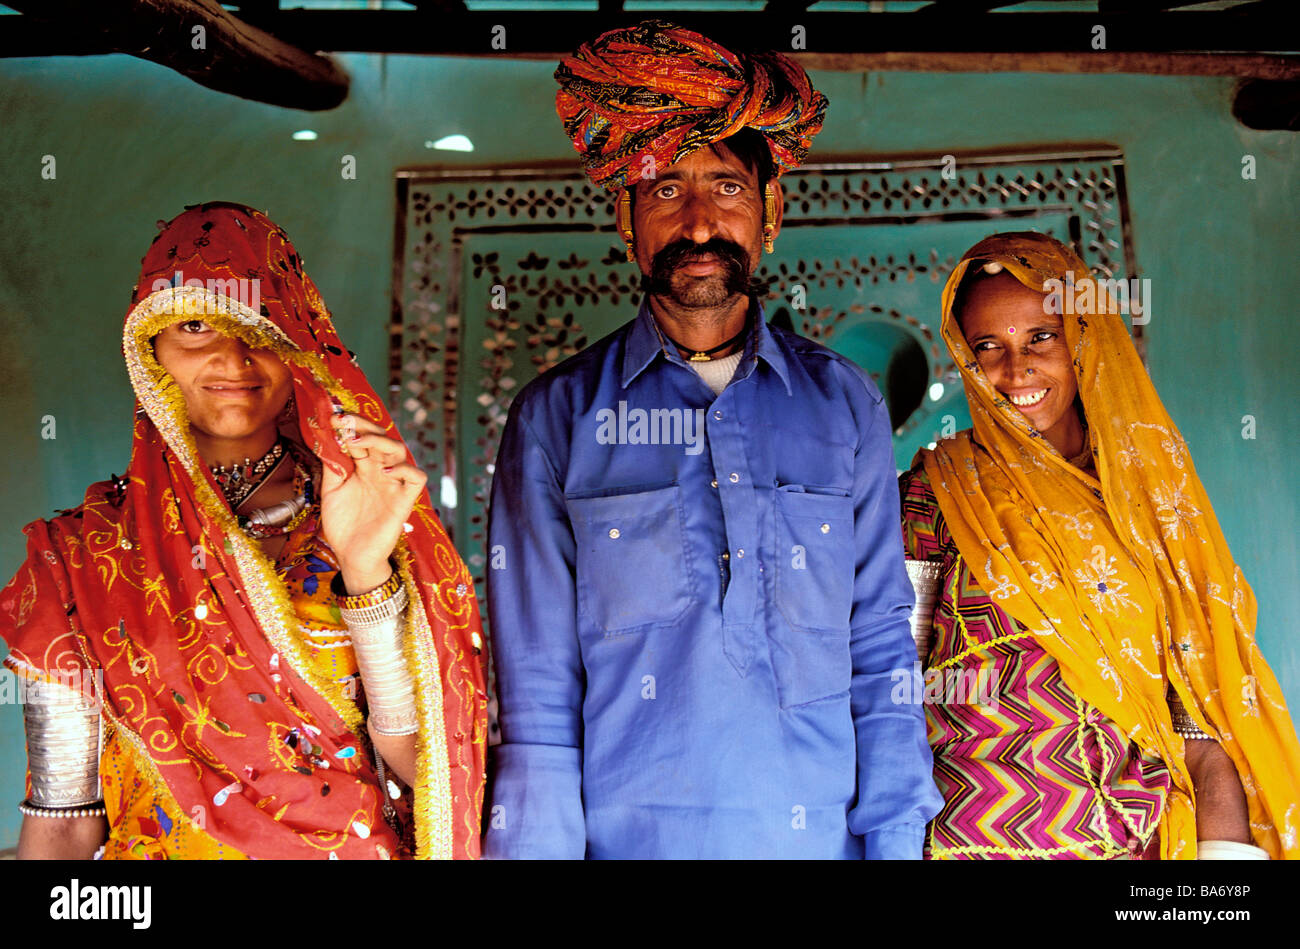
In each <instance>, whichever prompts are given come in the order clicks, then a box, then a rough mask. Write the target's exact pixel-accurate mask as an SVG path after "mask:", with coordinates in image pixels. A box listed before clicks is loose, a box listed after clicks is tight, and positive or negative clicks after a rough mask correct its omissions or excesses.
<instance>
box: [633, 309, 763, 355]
mask: <svg viewBox="0 0 1300 949" xmlns="http://www.w3.org/2000/svg"><path fill="white" fill-rule="evenodd" d="M655 326H656V327H657V328H658V330H659V334H660V335H661V336H663V338H664V339H666V340H668V342H670V343H672V344H673V345H674V346H676V347H677V349H678V351H679V352H684V353H690V354H691V355H690V356H688V357H687V360H688V361H689V362H713V354H714V353H718V352H721V351H722V350H724V349H730V348H731V347H732V346H734V345H736V343H738V342H739V341H740V339H741V338H742V337H743V336H744V335H745V334H746V333H747V332H749V319H748V318H746V319H745V325H744V326H742V327H741V328H740V332H739V333H737V334H736V335H735V336H733V337H731V339H729V340H727V341H726V342H725V343H719V344H718V345H717V346H714V347H713V348H712V349H701V350H695V349H692V348H691V347H689V346H683V345H682V344H681V343H679V342H677V340H675V339H673V338H672V337H671V336H669V335H668V334H667V333H665V332H664V330H663V327H661V326H659V324H658V321H656V323H655Z"/></svg>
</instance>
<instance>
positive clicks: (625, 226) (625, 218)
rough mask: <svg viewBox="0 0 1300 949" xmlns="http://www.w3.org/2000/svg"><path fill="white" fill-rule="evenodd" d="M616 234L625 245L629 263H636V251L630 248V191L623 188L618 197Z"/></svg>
mask: <svg viewBox="0 0 1300 949" xmlns="http://www.w3.org/2000/svg"><path fill="white" fill-rule="evenodd" d="M617 226H618V234H619V236H620V237H621V238H623V243H624V244H626V245H627V259H628V262H629V263H636V251H635V250H634V249H633V246H632V189H631V188H624V189H623V193H622V194H620V195H619V196H618V223H617Z"/></svg>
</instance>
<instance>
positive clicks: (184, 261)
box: [0, 203, 487, 859]
mask: <svg viewBox="0 0 1300 949" xmlns="http://www.w3.org/2000/svg"><path fill="white" fill-rule="evenodd" d="M239 281H244V283H243V284H242V285H241V284H240V283H239ZM254 281H256V282H255V283H254ZM253 288H256V290H255V291H254V290H253ZM250 291H252V292H256V294H257V297H256V299H253V300H250V299H249V293H250ZM190 319H201V320H202V321H203V322H204V323H206V324H208V325H209V326H211V327H213V328H215V329H217V330H219V331H221V332H223V333H226V334H227V335H231V336H236V337H238V338H240V339H242V340H243V341H244V342H245V343H247V344H248V345H249V346H252V347H258V348H266V349H270V350H271V351H273V352H274V353H275V354H276V355H277V356H279V357H280V359H281V360H282V361H283V362H284V363H285V364H286V366H287V367H288V368H289V370H290V373H291V375H292V379H293V391H294V395H293V404H294V407H295V410H296V412H295V415H294V417H293V419H292V421H291V422H288V423H286V425H285V426H283V427H282V433H283V434H285V435H286V436H287V437H289V438H290V439H292V440H293V441H295V442H297V443H298V444H299V445H301V446H302V448H303V449H304V450H305V451H306V452H309V453H310V454H312V455H315V456H316V457H317V458H319V459H320V461H321V463H322V464H324V465H327V466H330V467H331V468H333V469H334V470H335V471H337V472H339V473H340V474H343V475H347V474H350V473H351V470H352V462H351V459H350V458H348V456H347V455H346V454H344V453H343V452H342V451H341V450H340V449H339V447H338V445H337V443H336V442H335V439H334V437H333V433H332V429H331V426H330V423H329V418H330V415H331V412H332V408H333V405H334V403H335V402H337V403H338V404H340V405H342V407H343V408H344V409H346V410H347V411H350V412H356V413H358V414H360V415H362V416H364V417H365V418H368V419H370V420H372V421H374V422H375V423H376V424H378V425H379V426H380V427H381V428H383V429H385V431H386V432H387V434H388V435H389V436H390V437H394V438H398V437H400V436H399V435H398V434H397V432H396V429H395V428H394V426H393V423H392V420H391V419H390V418H389V415H388V413H387V411H386V410H385V408H384V405H383V403H382V402H381V401H380V399H379V398H378V397H377V396H376V394H375V392H374V390H373V389H372V388H371V387H370V385H369V383H368V382H367V381H366V380H365V377H364V376H363V374H362V373H361V371H360V369H359V368H358V367H357V366H356V365H355V363H354V362H353V360H352V358H351V354H350V353H348V352H347V350H346V349H345V348H344V347H343V344H342V342H341V341H340V340H339V337H338V335H337V333H336V332H335V329H334V325H333V322H332V320H331V318H330V315H329V312H328V311H327V309H326V308H325V304H324V301H323V300H322V299H321V297H320V294H319V292H318V291H317V289H316V286H315V284H314V283H313V282H312V281H311V278H310V277H308V276H307V275H306V273H305V272H304V271H303V266H302V261H301V259H300V258H299V257H298V254H297V252H296V251H295V249H294V247H293V245H292V244H291V243H290V242H289V240H288V237H287V236H286V235H285V233H284V231H283V230H281V229H280V228H279V227H277V226H276V225H275V224H274V223H272V222H271V221H270V220H268V219H267V218H266V216H265V215H263V214H261V213H260V212H258V211H254V210H252V209H249V208H246V207H243V206H241V205H233V204H221V203H217V204H205V205H199V206H196V207H192V208H189V209H187V210H186V211H185V212H184V213H183V214H181V215H179V216H178V217H177V218H175V219H174V220H172V221H171V222H170V223H168V224H166V225H165V226H164V227H163V229H162V231H161V233H159V234H158V236H157V237H156V238H155V239H154V243H153V246H152V247H151V248H150V249H149V251H148V253H147V254H146V255H145V258H144V261H143V269H142V273H141V277H140V281H139V283H138V284H137V286H136V289H135V293H134V295H133V297H132V306H131V308H130V310H129V312H128V314H127V319H126V326H125V329H124V334H123V348H124V353H125V356H126V361H127V369H128V372H129V374H130V376H131V381H132V385H133V386H134V388H135V393H136V398H137V400H138V407H137V412H136V419H135V425H134V431H133V441H132V450H131V460H130V464H129V466H128V469H127V472H126V474H125V475H124V476H123V478H122V479H118V480H115V481H112V482H101V483H98V484H94V485H91V487H90V488H89V489H88V490H87V492H86V497H85V501H84V502H83V504H82V505H81V506H79V507H78V508H76V509H74V510H72V511H68V512H64V513H63V514H62V515H60V516H58V517H55V518H53V519H51V520H48V521H36V522H34V523H33V524H30V525H28V527H27V528H26V529H25V531H26V533H27V535H28V559H27V562H26V563H25V564H24V565H23V566H22V568H20V569H19V571H18V573H17V575H16V576H15V577H14V578H13V580H12V581H10V583H9V584H8V585H7V586H6V587H5V588H4V590H3V591H0V636H3V638H4V639H5V640H6V641H7V642H8V643H9V646H10V648H11V653H10V655H9V657H8V658H7V659H6V664H7V665H9V666H10V667H11V668H13V669H14V670H15V671H17V672H19V673H20V674H23V675H27V676H54V675H58V674H60V673H64V674H67V673H73V674H76V673H79V672H80V671H81V670H83V669H88V670H92V671H94V672H102V676H103V700H104V701H103V711H104V714H105V718H106V719H107V721H108V722H109V723H110V725H111V727H112V728H113V729H114V733H115V735H116V739H117V740H118V741H119V742H120V743H122V746H123V747H124V748H127V749H129V754H130V757H131V762H132V764H133V766H134V768H135V769H136V770H138V771H139V772H141V773H142V774H144V775H146V776H147V777H148V779H149V780H150V782H152V783H153V784H155V785H157V786H159V787H161V786H163V785H165V786H166V789H167V791H168V793H169V794H170V796H171V798H172V799H173V800H174V803H175V806H176V808H177V810H178V813H179V814H180V815H181V816H182V818H183V819H189V817H190V816H192V815H195V814H198V813H202V814H204V815H205V817H204V823H205V828H206V832H207V833H208V834H210V835H211V836H212V837H213V838H214V839H215V840H216V841H219V842H220V843H221V844H222V845H223V846H227V847H230V848H233V849H234V850H235V851H238V852H241V853H244V854H247V855H248V856H251V857H257V858H311V857H315V858H324V857H327V856H331V855H332V856H337V857H339V858H344V859H346V858H366V859H371V858H375V857H382V856H384V854H385V852H386V853H387V854H390V855H391V854H394V853H396V852H397V849H398V844H399V842H398V840H397V839H396V835H395V833H394V832H393V831H392V830H391V829H390V828H389V827H388V825H387V823H386V822H385V820H384V818H383V817H382V815H381V803H382V792H381V790H380V787H379V782H378V779H377V776H376V775H375V773H374V770H373V765H372V764H371V763H370V761H369V755H368V754H367V753H366V743H365V741H364V739H363V738H362V737H361V736H363V735H364V733H365V731H364V728H365V726H364V711H363V708H362V706H361V704H360V703H359V701H358V700H357V699H356V698H355V697H353V696H350V695H349V694H348V692H347V690H345V688H344V687H343V686H342V685H340V683H339V682H338V681H335V680H333V679H332V678H331V677H330V676H329V675H327V674H322V672H321V671H320V670H318V669H317V668H316V666H315V664H314V663H313V661H312V655H313V652H312V650H311V649H309V648H308V647H307V646H306V645H305V644H304V643H303V642H302V641H301V640H300V639H299V637H298V636H297V635H296V629H297V625H298V620H297V615H296V613H295V610H294V606H293V605H292V604H291V602H290V599H289V594H288V591H287V589H286V586H285V583H284V581H283V579H282V578H281V577H280V575H279V574H278V572H277V570H276V567H275V565H274V564H273V563H272V562H271V561H270V560H269V559H268V558H267V557H266V556H265V554H264V553H263V552H262V550H261V547H260V546H259V545H258V544H257V543H256V542H254V541H253V540H250V539H249V538H248V537H247V536H245V535H244V533H243V532H242V531H241V530H240V529H239V527H238V525H237V524H236V523H235V520H234V516H233V515H232V514H231V512H230V509H229V507H228V506H227V505H226V504H225V502H224V499H223V498H222V496H221V494H220V491H219V488H218V486H217V485H216V483H215V481H214V480H213V478H212V475H211V473H210V472H209V471H208V470H207V468H206V466H204V465H203V463H202V462H201V460H200V459H199V457H198V453H197V450H196V449H195V446H194V441H193V437H192V435H191V434H190V431H189V425H188V417H187V415H186V412H185V406H184V400H183V398H182V397H181V394H180V391H179V389H178V388H177V387H176V385H175V382H174V381H173V380H172V379H171V377H170V376H169V375H168V374H167V373H166V371H165V370H163V369H162V367H161V366H159V365H158V363H157V361H156V360H155V359H154V357H153V349H152V344H151V339H152V337H153V336H154V335H156V334H157V333H158V332H159V331H160V330H162V329H164V328H165V327H167V326H169V325H171V324H173V323H177V322H181V321H184V320H190ZM408 457H409V453H408ZM410 525H411V528H412V530H411V531H410V532H409V533H407V534H406V535H405V537H404V539H403V540H402V541H401V542H399V546H398V549H397V551H396V553H395V558H396V559H397V561H398V562H399V567H400V572H401V574H402V577H403V582H404V583H405V585H406V588H407V592H408V595H409V597H410V601H411V602H410V607H409V608H408V612H407V617H406V620H407V629H408V646H407V654H406V659H407V666H408V669H409V671H410V674H411V676H412V680H413V682H414V683H415V686H416V700H417V709H418V712H419V719H420V728H419V734H418V737H417V748H418V752H419V754H418V763H417V769H418V775H417V780H416V782H415V788H414V799H415V800H414V823H415V844H416V851H417V855H418V856H421V857H453V856H454V857H476V856H477V855H478V848H479V820H480V812H481V808H482V797H483V782H484V760H485V750H486V730H487V715H486V711H487V699H486V691H485V688H484V671H485V665H484V664H485V661H486V656H485V655H482V654H481V650H482V632H481V624H480V620H479V615H478V607H477V603H476V600H475V597H474V592H473V585H472V581H471V579H470V576H469V573H468V571H467V570H466V568H465V566H464V564H463V563H462V562H461V560H460V558H459V557H458V556H457V554H456V551H455V549H454V548H453V547H452V545H451V543H450V541H449V540H448V538H447V535H446V533H445V531H444V530H443V528H442V525H441V524H440V523H439V521H438V519H437V517H436V515H435V514H434V511H433V508H432V505H431V504H430V502H429V499H428V496H427V493H426V494H423V495H421V497H420V499H419V500H418V502H417V504H416V508H415V511H414V512H413V514H412V516H411V518H410ZM294 729H297V730H298V731H297V734H299V735H310V736H311V741H310V742H304V741H303V740H302V739H301V738H299V739H297V740H296V741H295V742H294V743H293V744H290V743H289V742H287V741H286V736H287V735H289V734H290V733H291V732H292V731H293V730H294ZM322 762H324V763H327V764H328V767H326V766H325V764H323V763H322ZM250 774H251V775H256V777H251V776H250ZM326 784H328V785H329V790H328V791H325V790H324V786H325V785H326Z"/></svg>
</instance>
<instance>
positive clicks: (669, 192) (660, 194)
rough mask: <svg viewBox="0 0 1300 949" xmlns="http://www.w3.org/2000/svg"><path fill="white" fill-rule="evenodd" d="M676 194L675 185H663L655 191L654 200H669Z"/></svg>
mask: <svg viewBox="0 0 1300 949" xmlns="http://www.w3.org/2000/svg"><path fill="white" fill-rule="evenodd" d="M676 193H677V186H676V185H664V186H663V187H662V188H659V189H658V190H657V191H655V197H656V198H671V197H673V196H674V195H675V194H676Z"/></svg>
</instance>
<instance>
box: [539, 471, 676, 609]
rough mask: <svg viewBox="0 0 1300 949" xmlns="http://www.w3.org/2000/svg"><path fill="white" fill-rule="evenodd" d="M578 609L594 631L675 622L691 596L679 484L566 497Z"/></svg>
mask: <svg viewBox="0 0 1300 949" xmlns="http://www.w3.org/2000/svg"><path fill="white" fill-rule="evenodd" d="M565 504H566V505H567V506H568V510H569V519H570V521H571V523H572V524H573V537H574V542H575V544H576V547H577V554H576V560H577V564H576V569H577V584H576V585H577V593H578V611H579V613H580V614H581V616H582V617H583V619H585V620H586V622H587V623H590V624H592V625H594V626H595V627H596V629H597V630H598V631H600V632H602V633H605V634H606V635H608V634H613V633H625V632H631V631H633V630H636V629H639V628H642V627H649V626H668V625H672V624H674V623H676V622H677V621H678V620H680V619H681V617H682V616H683V615H684V614H685V613H686V611H687V610H688V609H689V608H690V605H691V603H692V601H693V599H694V595H695V591H694V588H693V584H694V578H693V576H692V572H691V564H690V556H689V550H688V547H687V544H686V527H685V516H684V513H683V511H682V501H681V489H680V488H679V487H678V486H677V485H672V486H670V487H666V488H656V489H655V490H652V491H638V492H636V493H634V494H618V495H608V496H605V497H597V498H566V499H565Z"/></svg>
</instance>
